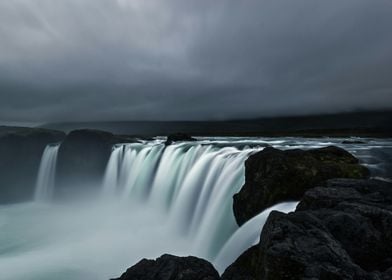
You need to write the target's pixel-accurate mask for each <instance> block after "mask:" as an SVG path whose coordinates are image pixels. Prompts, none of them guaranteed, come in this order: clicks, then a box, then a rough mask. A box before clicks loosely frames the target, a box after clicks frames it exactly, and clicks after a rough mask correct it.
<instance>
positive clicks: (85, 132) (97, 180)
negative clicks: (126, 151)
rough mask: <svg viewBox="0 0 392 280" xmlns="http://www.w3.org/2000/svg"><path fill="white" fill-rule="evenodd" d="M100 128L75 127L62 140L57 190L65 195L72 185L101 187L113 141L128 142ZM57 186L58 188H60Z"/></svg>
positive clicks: (59, 193) (87, 187)
mask: <svg viewBox="0 0 392 280" xmlns="http://www.w3.org/2000/svg"><path fill="white" fill-rule="evenodd" d="M126 140H127V139H123V138H121V137H119V136H116V135H113V134H112V133H109V132H105V131H99V130H89V129H82V130H74V131H72V132H70V133H69V134H68V135H67V137H66V138H65V139H64V141H63V142H62V144H61V146H60V149H59V154H58V163H57V181H56V191H57V192H58V193H57V194H58V195H63V196H66V195H67V194H68V193H73V190H71V188H73V187H74V188H78V189H81V188H80V187H81V186H82V187H83V190H85V191H87V190H88V189H89V188H95V187H96V186H100V185H101V182H102V176H103V175H104V173H105V168H106V165H107V162H108V159H109V157H110V155H111V152H112V147H113V145H114V144H116V143H119V142H123V141H126ZM57 187H58V188H57Z"/></svg>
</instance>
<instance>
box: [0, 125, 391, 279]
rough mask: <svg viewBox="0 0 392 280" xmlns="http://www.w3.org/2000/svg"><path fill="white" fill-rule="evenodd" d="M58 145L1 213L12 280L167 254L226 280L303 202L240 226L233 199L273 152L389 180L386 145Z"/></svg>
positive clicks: (110, 271)
mask: <svg viewBox="0 0 392 280" xmlns="http://www.w3.org/2000/svg"><path fill="white" fill-rule="evenodd" d="M46 133H47V132H46ZM7 137H9V136H7ZM59 138H61V139H58V138H55V139H54V141H50V142H48V143H47V144H46V146H43V147H42V148H41V155H42V156H41V159H40V160H39V161H38V163H37V166H35V171H36V175H35V180H33V181H34V182H33V183H32V182H30V184H29V185H30V186H31V190H29V192H30V193H31V195H30V197H29V198H27V199H25V200H19V199H18V200H17V199H14V200H11V199H9V200H8V201H7V204H6V205H2V206H0V228H1V230H2V235H1V237H0V239H1V240H0V244H1V248H0V268H1V271H2V273H3V275H5V276H6V279H9V280H13V279H15V280H17V279H23V278H24V277H25V276H26V275H29V279H40V280H43V279H53V277H54V275H55V277H56V279H81V280H82V279H109V278H113V277H115V276H116V275H119V274H120V273H121V271H125V269H126V268H127V267H129V266H130V265H132V264H134V263H136V262H138V261H139V260H140V259H142V258H150V259H151V258H152V259H155V258H157V257H159V256H161V255H163V254H167V253H169V254H173V255H179V256H188V255H193V256H196V257H199V258H203V259H206V260H208V261H210V262H211V263H212V264H213V265H214V266H215V268H216V269H217V270H218V271H219V273H221V274H222V273H223V272H224V271H225V269H226V268H227V267H228V266H230V265H231V264H232V263H233V262H234V261H235V260H236V259H237V257H239V256H240V255H241V254H242V253H243V252H244V251H245V250H246V249H248V248H249V247H251V246H252V245H256V244H257V243H258V242H259V236H260V233H261V230H262V228H263V225H264V223H265V221H266V220H267V218H268V216H269V214H270V213H271V212H272V211H274V210H277V211H280V212H284V213H288V212H291V211H294V210H295V208H296V205H297V203H298V201H299V200H300V197H295V198H291V199H281V200H276V201H275V202H274V203H273V204H272V205H268V206H267V207H265V208H264V209H263V210H258V211H257V213H255V214H254V215H253V217H252V216H250V217H248V218H247V221H245V222H240V223H238V219H237V221H236V218H237V217H236V216H235V215H234V212H233V199H232V197H233V196H234V195H235V194H236V193H238V192H239V191H240V190H241V188H242V186H243V185H244V183H245V164H244V163H245V161H246V160H247V159H248V158H250V157H251V156H256V155H257V154H258V153H259V152H261V151H263V150H265V152H266V151H267V150H268V149H271V147H274V148H275V149H280V150H292V149H304V150H309V149H316V148H323V147H328V146H331V145H335V146H340V147H342V148H344V149H346V150H348V151H349V152H350V153H352V154H353V155H355V156H356V157H357V158H358V159H359V160H360V162H361V164H363V165H364V166H366V167H367V168H369V169H370V171H371V176H372V177H374V178H381V179H383V180H384V181H388V180H390V178H391V176H390V174H391V173H390V172H391V162H390V156H391V149H392V144H391V142H390V141H389V140H388V139H366V138H361V141H363V142H364V143H362V142H361V143H358V142H350V143H345V144H343V143H342V142H343V141H344V139H340V138H290V137H288V138H260V137H257V138H252V137H247V138H244V137H208V138H203V137H197V141H191V142H183V141H178V142H174V143H171V145H166V144H165V138H161V137H157V138H155V139H148V140H143V139H134V138H130V137H125V136H115V135H111V134H108V133H104V132H99V131H73V132H71V133H69V134H68V135H66V136H65V135H64V136H62V137H59ZM0 140H1V139H0ZM59 140H60V141H59ZM60 142H61V144H60ZM11 144H12V145H13V143H8V144H7V145H11ZM266 147H268V149H267V150H266ZM336 151H339V150H336ZM334 152H335V150H334ZM15 153H16V154H15V155H14V156H17V154H18V151H17V150H15ZM27 155H28V154H26V153H25V156H27ZM4 158H5V157H3V159H4ZM314 163H315V162H314V161H312V164H313V165H314ZM271 166H272V165H271ZM323 166H324V165H323ZM332 172H335V171H332ZM334 174H336V173H334ZM366 176H367V175H366V174H364V175H363V176H360V177H366ZM328 178H330V177H326V178H323V179H328ZM10 182H11V181H9V182H8V183H10ZM316 183H317V182H315V183H314V184H316ZM309 187H310V186H309ZM312 187H313V186H312ZM26 188H27V186H23V190H26ZM305 191H306V190H304V192H305ZM10 198H11V197H10ZM18 201H19V202H20V203H17V204H15V202H18ZM290 201H291V202H290ZM237 224H241V226H240V227H239V226H238V225H237ZM48 262H50V264H51V265H50V267H49V266H47V265H46V264H47V263H48ZM19 267H23V269H22V270H21V269H18V268H19ZM231 271H233V269H231ZM224 275H225V274H224ZM226 275H227V274H226ZM226 277H227V276H226ZM130 279H132V278H130ZM146 279H147V278H146ZM227 279H229V278H227ZM232 279H236V278H232Z"/></svg>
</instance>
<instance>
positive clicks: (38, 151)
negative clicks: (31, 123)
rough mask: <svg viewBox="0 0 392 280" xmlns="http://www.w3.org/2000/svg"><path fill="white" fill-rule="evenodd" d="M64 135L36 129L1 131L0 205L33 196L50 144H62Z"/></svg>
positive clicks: (7, 128)
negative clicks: (42, 162) (43, 157)
mask: <svg viewBox="0 0 392 280" xmlns="http://www.w3.org/2000/svg"><path fill="white" fill-rule="evenodd" d="M64 137H65V133H63V132H59V131H55V130H47V129H33V128H12V127H2V128H1V129H0V187H1V195H0V203H13V202H21V201H26V200H29V199H31V198H32V197H33V194H34V189H35V183H36V178H37V173H38V168H39V165H40V161H41V157H42V153H43V151H44V149H45V147H46V145H47V144H50V143H56V142H60V141H62V140H63V139H64Z"/></svg>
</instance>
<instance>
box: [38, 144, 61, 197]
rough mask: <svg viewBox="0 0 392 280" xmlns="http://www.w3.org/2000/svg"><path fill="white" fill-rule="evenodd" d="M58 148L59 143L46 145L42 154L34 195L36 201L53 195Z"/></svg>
mask: <svg viewBox="0 0 392 280" xmlns="http://www.w3.org/2000/svg"><path fill="white" fill-rule="evenodd" d="M59 148H60V144H50V145H47V146H46V148H45V150H44V152H43V154H42V158H41V164H40V166H39V171H38V177H37V183H36V189H35V196H34V198H35V200H36V201H47V200H49V199H50V198H51V197H52V195H53V190H54V183H55V175H56V164H57V154H58V150H59Z"/></svg>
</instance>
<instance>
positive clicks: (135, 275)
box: [113, 255, 220, 280]
mask: <svg viewBox="0 0 392 280" xmlns="http://www.w3.org/2000/svg"><path fill="white" fill-rule="evenodd" d="M218 279H220V277H219V274H218V272H217V271H216V270H215V268H214V267H213V266H212V265H211V264H210V263H209V262H208V261H205V260H203V259H199V258H196V257H177V256H172V255H163V256H161V257H160V258H158V259H156V260H147V259H143V260H141V261H140V262H138V263H137V264H135V265H134V266H132V267H131V268H129V269H128V270H127V271H126V272H125V273H124V274H123V275H121V276H120V277H119V278H116V279H113V280H218Z"/></svg>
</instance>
